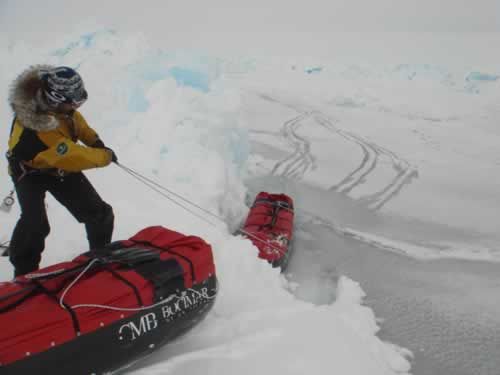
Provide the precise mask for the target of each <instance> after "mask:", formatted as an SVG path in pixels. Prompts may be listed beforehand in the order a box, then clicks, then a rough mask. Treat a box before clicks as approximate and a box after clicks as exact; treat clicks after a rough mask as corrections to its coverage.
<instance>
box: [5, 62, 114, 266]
mask: <svg viewBox="0 0 500 375" xmlns="http://www.w3.org/2000/svg"><path fill="white" fill-rule="evenodd" d="M86 100H87V92H86V90H85V87H84V83H83V81H82V78H81V77H80V75H79V74H78V73H77V72H76V71H75V70H73V69H71V68H68V67H55V66H51V65H35V66H31V67H29V68H28V69H26V70H25V71H23V72H22V73H21V74H20V75H19V76H18V77H17V78H16V79H15V80H14V82H13V83H12V85H11V88H10V93H9V104H10V105H11V107H12V110H13V112H14V120H13V122H12V127H11V131H10V138H9V148H8V152H7V159H8V164H9V174H10V176H11V177H12V180H13V182H14V187H15V191H16V194H17V197H18V200H19V204H20V207H21V217H20V218H19V220H18V222H17V224H16V226H15V228H14V231H13V234H12V237H11V241H10V247H9V257H10V261H11V263H12V264H13V266H14V269H15V271H14V275H15V276H19V275H24V274H26V273H29V272H32V271H34V270H37V269H38V267H39V263H40V260H41V254H42V251H43V250H44V247H45V238H46V237H47V236H48V234H49V232H50V226H49V222H48V219H47V213H46V210H45V203H44V200H45V193H46V192H47V191H48V192H50V193H51V194H52V195H53V196H54V198H56V200H57V201H59V202H60V203H61V204H62V205H63V206H65V207H66V208H67V209H68V210H69V212H70V213H71V214H72V215H73V216H74V217H75V219H76V220H78V221H79V222H80V223H83V224H85V229H86V232H87V238H88V242H89V246H90V249H96V248H99V247H102V246H104V245H106V244H107V243H109V242H111V238H112V233H113V224H114V215H113V209H112V207H111V206H110V205H109V204H107V203H106V202H105V201H103V200H102V199H101V197H100V196H99V194H98V193H97V192H96V190H95V189H94V187H93V186H92V184H91V183H90V182H89V180H88V179H87V178H86V177H85V175H84V174H83V173H82V171H83V170H86V169H91V168H100V167H105V166H107V165H109V164H110V163H111V162H116V161H117V158H116V155H115V153H114V152H113V151H112V150H111V149H110V148H108V147H106V146H105V145H104V143H103V141H102V140H101V139H100V138H99V136H98V135H97V133H96V132H95V131H94V130H93V129H92V128H91V127H89V125H88V124H87V122H86V121H85V119H84V117H83V116H82V114H81V113H80V112H78V111H77V108H79V107H80V106H81V105H82V104H83V103H84V102H85V101H86ZM79 142H82V143H83V145H82V144H79Z"/></svg>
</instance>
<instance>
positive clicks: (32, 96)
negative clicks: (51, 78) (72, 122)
mask: <svg viewBox="0 0 500 375" xmlns="http://www.w3.org/2000/svg"><path fill="white" fill-rule="evenodd" d="M52 68H53V66H52V65H33V66H30V67H29V68H28V69H26V70H25V71H23V72H22V73H21V74H19V76H18V77H17V78H16V79H15V80H14V81H13V82H12V85H11V87H10V92H9V104H10V106H11V107H12V110H13V111H14V113H15V116H16V117H17V118H18V120H19V121H20V123H21V124H22V125H23V126H24V127H25V128H29V129H33V130H35V131H48V130H52V129H55V128H57V127H58V126H59V121H58V120H57V119H56V118H55V117H54V116H53V115H50V114H48V109H47V106H46V104H45V102H44V100H43V98H42V81H41V79H40V75H41V73H42V72H43V71H46V70H49V69H52Z"/></svg>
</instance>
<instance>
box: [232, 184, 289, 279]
mask: <svg viewBox="0 0 500 375" xmlns="http://www.w3.org/2000/svg"><path fill="white" fill-rule="evenodd" d="M293 217H294V213H293V201H292V198H290V197H289V196H288V195H285V194H269V193H266V192H260V193H259V194H258V195H257V197H256V198H255V201H254V202H253V205H252V207H251V208H250V212H249V213H248V217H247V219H246V221H245V223H244V225H243V228H242V229H241V230H240V232H241V233H242V234H243V235H244V236H245V237H248V238H249V239H250V240H251V241H252V242H253V244H254V245H255V246H256V247H257V248H258V249H259V258H262V259H266V260H267V261H268V262H269V263H271V264H272V265H273V267H281V269H284V268H285V267H286V265H287V263H288V259H289V256H290V251H291V241H292V235H293Z"/></svg>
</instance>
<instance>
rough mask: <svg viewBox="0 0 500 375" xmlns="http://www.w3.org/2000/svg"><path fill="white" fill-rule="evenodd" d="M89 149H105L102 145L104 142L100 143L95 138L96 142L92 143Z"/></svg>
mask: <svg viewBox="0 0 500 375" xmlns="http://www.w3.org/2000/svg"><path fill="white" fill-rule="evenodd" d="M90 147H93V148H106V146H105V145H104V142H103V141H101V140H100V139H99V138H97V141H95V142H94V144H93V145H92V146H90Z"/></svg>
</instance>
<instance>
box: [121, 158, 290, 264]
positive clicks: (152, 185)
mask: <svg viewBox="0 0 500 375" xmlns="http://www.w3.org/2000/svg"><path fill="white" fill-rule="evenodd" d="M116 165H117V166H118V167H120V168H121V169H122V170H123V171H125V172H126V173H127V174H129V175H130V176H132V177H133V178H135V179H136V180H138V181H139V182H141V183H142V184H144V185H145V186H147V187H148V188H150V189H151V190H153V191H156V192H157V193H158V194H160V195H161V196H163V197H164V198H166V199H168V200H169V201H171V202H173V203H174V204H176V205H177V206H179V207H181V208H183V209H184V210H186V211H188V212H189V213H191V214H192V215H194V216H196V217H197V218H199V219H201V220H203V221H204V222H206V223H208V224H210V225H211V226H213V227H215V228H219V227H218V226H217V225H216V224H214V223H213V222H212V221H210V220H208V219H207V218H205V217H203V216H201V215H199V214H197V213H196V212H194V211H193V210H191V209H189V208H188V207H186V206H185V205H183V204H181V203H179V202H177V201H176V200H175V199H173V198H172V197H170V196H169V195H168V194H171V195H173V196H174V197H176V198H178V199H179V200H182V201H183V202H185V203H186V204H187V205H191V206H192V207H194V208H196V209H198V210H200V211H201V212H203V213H205V214H207V215H210V216H211V217H213V218H215V219H217V220H218V221H220V222H221V223H223V224H226V222H225V220H224V218H222V217H221V216H219V215H217V214H214V213H213V212H210V211H209V210H207V209H205V208H203V207H201V206H200V205H197V204H196V203H194V202H192V201H190V200H189V199H186V198H184V197H183V196H181V195H180V194H177V193H175V192H174V191H172V190H170V189H168V188H166V187H165V186H163V185H161V184H159V183H158V182H156V181H153V180H152V179H150V178H148V177H146V176H144V175H142V174H140V173H139V172H137V171H134V170H133V169H132V168H129V167H126V166H124V165H123V164H120V163H118V162H116ZM167 193H168V194H167ZM276 205H277V206H278V207H280V208H282V209H284V210H288V211H290V212H293V210H292V209H290V208H289V207H288V206H286V205H283V204H280V203H277V204H276ZM238 233H241V234H244V235H245V236H247V237H249V238H252V239H254V240H255V241H257V242H261V243H263V244H264V245H266V246H269V247H270V248H271V249H273V250H275V251H277V252H278V253H279V254H281V255H286V252H285V251H283V250H282V249H281V248H279V247H276V246H273V245H272V244H270V243H269V242H267V241H265V240H263V239H261V238H259V237H257V236H255V235H254V234H253V233H250V232H248V231H246V230H244V229H238Z"/></svg>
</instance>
